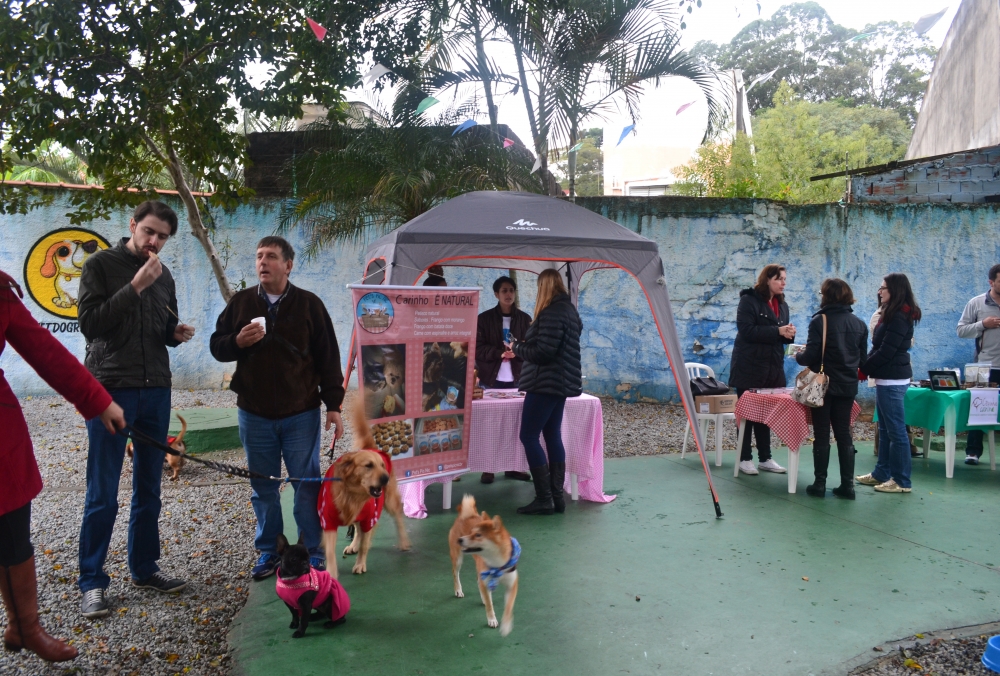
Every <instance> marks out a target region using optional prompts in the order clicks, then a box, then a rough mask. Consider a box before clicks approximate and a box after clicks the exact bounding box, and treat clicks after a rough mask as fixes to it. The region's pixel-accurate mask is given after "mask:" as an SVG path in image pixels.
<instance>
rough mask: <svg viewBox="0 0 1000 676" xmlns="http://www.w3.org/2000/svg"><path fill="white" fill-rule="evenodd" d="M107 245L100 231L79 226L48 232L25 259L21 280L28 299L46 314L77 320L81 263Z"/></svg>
mask: <svg viewBox="0 0 1000 676" xmlns="http://www.w3.org/2000/svg"><path fill="white" fill-rule="evenodd" d="M108 247H109V244H108V242H107V240H105V239H104V238H103V237H101V236H100V235H99V234H97V233H96V232H92V231H90V230H83V229H82V228H64V229H60V230H53V231H51V232H49V233H47V234H46V235H44V236H43V237H41V238H40V239H39V240H38V241H37V242H35V244H34V245H33V246H32V247H31V249H30V250H29V252H28V256H27V257H26V259H25V261H24V282H25V286H26V287H27V289H28V292H29V293H30V294H31V298H32V299H33V300H34V301H35V302H36V303H37V304H38V305H39V306H41V308H42V309H43V310H45V311H46V312H48V313H49V314H53V315H55V316H57V317H62V318H63V319H76V318H77V312H78V303H79V299H80V277H81V276H82V275H83V265H84V263H86V262H87V259H88V258H90V257H91V256H93V255H94V254H96V253H97V252H98V251H101V250H103V249H107V248H108Z"/></svg>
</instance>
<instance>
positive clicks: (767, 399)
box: [736, 392, 861, 451]
mask: <svg viewBox="0 0 1000 676" xmlns="http://www.w3.org/2000/svg"><path fill="white" fill-rule="evenodd" d="M860 414H861V407H860V406H858V402H854V408H852V409H851V424H854V421H856V420H857V419H858V416H859V415H860ZM741 420H752V421H753V422H759V423H764V424H765V425H767V426H768V427H770V428H771V429H772V430H773V431H774V433H775V434H777V435H778V438H779V439H781V440H782V441H783V442H785V444H786V445H787V446H788V448H790V449H791V450H793V451H798V450H799V446H801V445H802V442H803V441H805V440H806V439H808V438H809V427H810V425H812V409H810V408H809V407H808V406H803V405H802V404H800V403H798V402H797V401H795V400H794V399H792V397H791V395H788V394H761V393H759V392H744V393H743V396H741V397H740V398H739V401H737V402H736V421H737V424H739V421H741Z"/></svg>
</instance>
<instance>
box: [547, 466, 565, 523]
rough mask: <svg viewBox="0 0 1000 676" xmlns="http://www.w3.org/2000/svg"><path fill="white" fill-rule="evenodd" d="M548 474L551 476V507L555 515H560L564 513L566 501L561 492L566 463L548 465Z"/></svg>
mask: <svg viewBox="0 0 1000 676" xmlns="http://www.w3.org/2000/svg"><path fill="white" fill-rule="evenodd" d="M549 474H550V475H551V482H550V485H551V486H552V505H553V506H554V507H555V510H556V514H562V513H563V512H565V511H566V500H565V498H564V491H563V485H564V484H565V483H566V463H565V462H553V463H550V464H549Z"/></svg>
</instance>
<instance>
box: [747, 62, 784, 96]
mask: <svg viewBox="0 0 1000 676" xmlns="http://www.w3.org/2000/svg"><path fill="white" fill-rule="evenodd" d="M778 68H780V66H779V67H778ZM778 68H775V69H774V70H772V71H771V72H770V73H764V74H763V75H761V76H759V77H758V78H757V79H756V80H754V81H753V82H751V83H750V86H749V87H747V91H746V93H747V94H749V93H750V90H751V89H753V88H754V87H756V86H757V85H759V84H764V83H765V82H767V81H768V80H770V79H771V78H772V77H774V74H775V73H777V72H778Z"/></svg>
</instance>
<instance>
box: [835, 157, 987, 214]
mask: <svg viewBox="0 0 1000 676" xmlns="http://www.w3.org/2000/svg"><path fill="white" fill-rule="evenodd" d="M851 193H852V195H853V200H854V201H855V202H857V203H859V204H927V203H928V202H931V203H949V202H950V203H956V204H973V203H979V202H985V201H987V200H986V198H987V197H991V196H992V197H996V196H1000V146H992V147H989V148H982V149H980V150H978V151H976V152H965V153H956V154H954V155H950V156H948V157H942V158H939V159H936V160H933V161H930V162H918V163H915V164H910V165H907V166H905V167H900V168H899V169H893V170H892V171H887V172H884V173H881V174H875V175H872V176H857V177H855V178H852V179H851Z"/></svg>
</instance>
